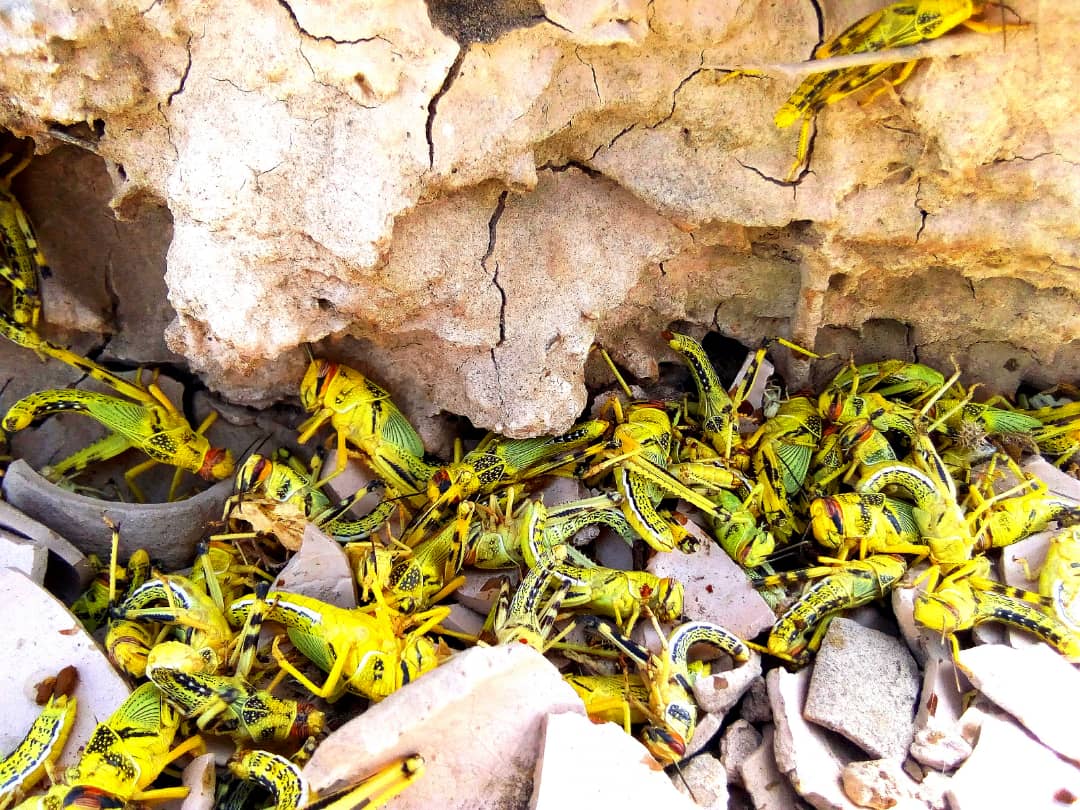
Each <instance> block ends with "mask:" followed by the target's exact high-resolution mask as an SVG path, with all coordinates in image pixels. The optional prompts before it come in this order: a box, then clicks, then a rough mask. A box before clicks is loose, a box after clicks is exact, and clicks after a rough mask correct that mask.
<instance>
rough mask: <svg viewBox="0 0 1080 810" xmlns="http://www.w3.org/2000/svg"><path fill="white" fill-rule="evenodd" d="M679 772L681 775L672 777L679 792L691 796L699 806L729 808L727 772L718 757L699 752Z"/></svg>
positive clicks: (723, 809)
mask: <svg viewBox="0 0 1080 810" xmlns="http://www.w3.org/2000/svg"><path fill="white" fill-rule="evenodd" d="M679 773H680V774H681V777H680V776H679V775H676V776H673V777H672V778H671V784H673V785H674V786H675V789H676V790H677V791H679V793H681V794H683V795H684V796H688V797H690V798H691V799H692V800H693V802H694V804H696V805H697V806H698V807H707V808H709V810H727V806H728V789H727V772H726V771H725V769H724V765H723V764H722V763H721V762H720V760H719V759H718V758H717V757H714V756H713V755H712V754H699V755H698V756H696V757H694V758H693V759H691V760H690V761H689V762H686V763H683V764H682V765H681V766H679Z"/></svg>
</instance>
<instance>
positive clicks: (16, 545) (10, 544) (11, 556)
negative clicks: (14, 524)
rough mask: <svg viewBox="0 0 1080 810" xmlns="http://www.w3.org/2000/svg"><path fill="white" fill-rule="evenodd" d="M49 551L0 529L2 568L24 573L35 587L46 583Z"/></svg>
mask: <svg viewBox="0 0 1080 810" xmlns="http://www.w3.org/2000/svg"><path fill="white" fill-rule="evenodd" d="M48 563H49V550H48V549H47V548H45V547H44V546H39V545H38V544H37V543H32V542H30V541H29V540H24V539H23V538H21V537H19V536H18V535H17V534H12V533H11V532H8V531H4V530H3V529H0V567H7V568H14V569H16V570H18V571H22V572H23V573H24V574H26V576H28V577H29V578H30V580H31V581H32V582H33V583H34V584H35V585H41V584H43V583H44V582H45V569H46V567H47V566H48Z"/></svg>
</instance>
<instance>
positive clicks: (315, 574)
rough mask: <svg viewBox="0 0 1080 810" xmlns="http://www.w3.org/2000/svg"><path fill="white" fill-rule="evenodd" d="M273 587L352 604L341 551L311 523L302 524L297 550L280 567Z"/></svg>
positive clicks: (353, 598)
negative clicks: (286, 562)
mask: <svg viewBox="0 0 1080 810" xmlns="http://www.w3.org/2000/svg"><path fill="white" fill-rule="evenodd" d="M273 589H274V590H276V591H277V590H280V591H288V592H289V593H298V594H301V595H303V596H310V597H312V598H313V599H318V600H320V601H322V602H327V603H329V604H331V605H337V606H338V607H340V608H346V609H348V608H354V607H356V588H355V587H354V585H353V574H352V569H351V568H350V567H349V560H348V558H347V557H346V556H345V552H344V551H342V549H341V545H340V544H339V543H337V542H336V541H335V540H331V539H330V538H329V537H327V536H326V535H325V534H323V533H322V532H321V531H319V530H318V529H317V528H316V527H315V526H314V525H313V524H311V523H308V524H307V525H306V526H305V527H304V540H303V542H302V543H301V545H300V550H299V551H298V552H296V554H294V555H293V556H292V558H291V559H290V560H289V562H288V564H287V565H286V566H285V567H284V568H283V569H281V573H280V574H278V577H277V579H276V580H274V588H273Z"/></svg>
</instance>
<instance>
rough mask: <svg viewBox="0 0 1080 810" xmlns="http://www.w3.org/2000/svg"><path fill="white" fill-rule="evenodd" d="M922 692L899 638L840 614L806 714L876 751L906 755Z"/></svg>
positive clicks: (818, 663) (817, 667) (821, 653)
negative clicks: (864, 625)
mask: <svg viewBox="0 0 1080 810" xmlns="http://www.w3.org/2000/svg"><path fill="white" fill-rule="evenodd" d="M918 695H919V668H918V666H917V665H916V664H915V660H914V659H913V658H912V657H911V653H909V652H908V650H907V648H906V647H905V646H904V643H903V642H902V641H901V640H900V639H898V638H895V637H893V636H889V635H886V634H885V633H880V632H878V631H877V630H871V629H870V628H868V627H863V626H862V625H861V624H859V623H858V622H854V621H851V620H850V619H843V618H838V619H834V620H833V622H832V624H830V625H829V630H828V632H827V633H826V634H825V638H824V639H823V640H822V643H821V648H820V649H819V650H818V654H817V658H816V659H815V661H814V672H813V676H812V677H811V678H810V687H809V689H808V691H807V695H806V706H805V708H804V710H803V716H804V717H805V718H806V719H807V720H811V721H813V722H815V723H817V724H818V725H822V726H825V728H829V729H832V730H833V731H835V732H837V733H839V734H842V735H844V736H845V737H847V738H848V739H849V740H851V741H852V742H854V743H855V744H856V745H858V746H860V747H861V748H863V749H864V750H865V751H867V752H869V753H870V754H872V755H874V756H876V757H882V758H889V757H892V758H896V759H903V758H904V757H905V756H906V755H907V750H908V746H910V745H911V740H912V737H913V736H914V734H915V722H914V718H915V701H916V698H917V697H918Z"/></svg>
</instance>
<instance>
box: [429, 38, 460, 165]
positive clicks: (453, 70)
mask: <svg viewBox="0 0 1080 810" xmlns="http://www.w3.org/2000/svg"><path fill="white" fill-rule="evenodd" d="M467 51H468V49H467V48H464V47H462V48H460V49H459V50H458V54H457V56H456V57H455V58H454V62H453V64H451V65H450V69H449V70H448V71H446V77H445V78H444V79H443V83H442V84H441V85H440V86H439V89H438V90H436V91H435V95H433V96H432V97H431V101H429V102H428V109H427V121H426V122H425V124H424V134H425V135H426V136H427V145H428V168H429V169H432V168H434V167H435V139H434V138H432V136H431V133H432V131H433V130H434V128H435V112H436V109H437V108H438V106H439V101H441V100H442V97H443V96H445V95H446V93H447V91H448V90H449V89H450V85H452V84H453V83H454V81H455V80H456V79H457V77H458V74H459V73H460V72H461V65H462V63H463V62H464V61H465V54H466V53H467Z"/></svg>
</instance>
